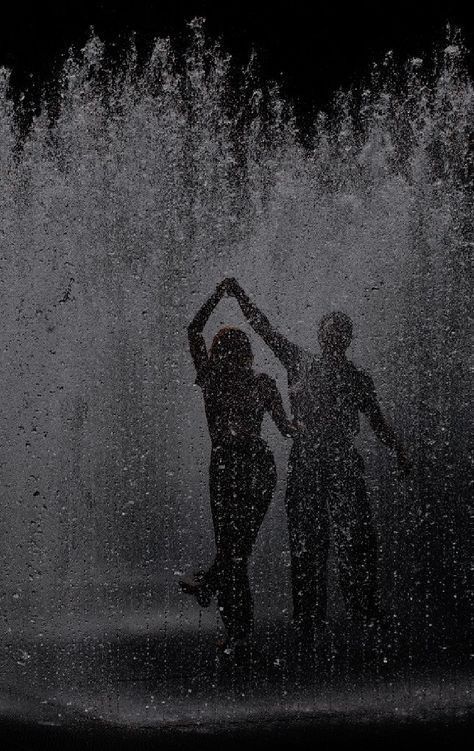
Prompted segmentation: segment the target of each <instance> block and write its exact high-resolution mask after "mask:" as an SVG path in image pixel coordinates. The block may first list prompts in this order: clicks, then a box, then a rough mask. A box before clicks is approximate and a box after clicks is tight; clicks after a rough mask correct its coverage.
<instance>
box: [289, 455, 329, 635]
mask: <svg viewBox="0 0 474 751" xmlns="http://www.w3.org/2000/svg"><path fill="white" fill-rule="evenodd" d="M323 494H324V488H323V486H322V484H321V476H320V471H319V467H318V465H317V462H316V461H315V459H314V457H308V456H307V455H306V453H305V452H304V450H302V449H301V448H300V447H298V446H296V447H295V446H294V447H293V451H292V454H291V456H290V463H289V468H288V481H287V492H286V510H287V517H288V533H289V543H290V555H291V578H292V595H293V620H294V623H295V626H296V628H297V629H298V631H299V632H300V634H301V636H302V637H303V638H306V639H307V638H309V637H311V636H314V635H315V634H316V635H318V634H321V633H322V632H323V631H325V626H326V609H327V558H328V551H329V527H328V517H327V509H326V504H325V498H324V495H323Z"/></svg>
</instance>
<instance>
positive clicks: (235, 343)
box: [209, 326, 253, 373]
mask: <svg viewBox="0 0 474 751" xmlns="http://www.w3.org/2000/svg"><path fill="white" fill-rule="evenodd" d="M209 360H210V364H211V367H213V368H215V369H217V370H220V371H225V372H226V373H233V372H235V371H239V370H245V369H249V368H251V367H252V362H253V353H252V348H251V346H250V341H249V338H248V336H247V334H245V333H244V332H243V331H242V330H241V329H237V328H233V327H231V326H226V327H225V328H223V329H220V331H218V332H217V334H216V335H215V337H214V339H213V341H212V345H211V351H210V353H209Z"/></svg>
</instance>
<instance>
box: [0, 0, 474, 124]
mask: <svg viewBox="0 0 474 751" xmlns="http://www.w3.org/2000/svg"><path fill="white" fill-rule="evenodd" d="M421 6H422V4H421V3H416V2H411V3H404V2H399V3H395V2H393V3H391V4H387V3H384V2H381V1H379V2H376V3H356V2H353V3H350V4H348V5H347V6H346V5H345V4H344V3H341V2H335V1H332V2H325V3H320V2H311V1H310V0H305V1H301V0H292V1H291V0H290V1H289V2H273V3H263V2H258V1H255V2H248V0H240V1H239V2H225V0H224V1H222V0H214V1H213V2H211V1H209V0H207V1H206V0H191V1H189V2H183V0H174V1H172V0H171V1H168V2H160V0H154V1H153V0H132V2H129V3H123V4H122V3H119V2H118V0H103V1H102V2H100V1H98V0H95V1H94V0H68V1H65V0H62V1H61V0H48V1H47V2H40V1H38V0H36V2H24V1H22V0H18V2H14V1H12V2H10V3H9V4H8V6H7V8H2V20H1V26H0V64H2V65H6V66H7V67H9V68H11V69H12V71H13V76H12V80H11V84H12V87H11V94H12V96H13V98H14V99H15V100H16V101H18V98H19V93H20V92H24V93H26V98H25V97H23V103H25V102H26V103H27V104H29V105H30V107H31V106H32V107H33V108H34V107H35V105H37V103H38V101H39V99H40V97H41V93H42V91H44V90H45V88H46V89H50V88H51V84H53V85H54V81H55V79H56V77H57V74H58V71H59V70H60V66H61V60H62V59H63V58H64V55H65V53H66V52H67V50H68V48H69V47H70V45H76V46H79V47H80V46H82V45H83V44H84V42H85V41H86V40H87V38H88V36H89V34H90V29H91V27H93V28H94V29H95V31H96V33H97V34H98V35H99V36H100V37H101V39H103V40H104V41H105V42H106V43H107V46H108V49H109V51H110V53H111V55H112V56H116V57H120V54H121V52H123V48H124V45H126V44H127V40H128V39H129V37H130V33H131V32H132V31H134V32H136V39H137V44H138V47H139V51H141V52H142V53H146V50H147V48H149V45H150V44H151V42H152V40H153V38H154V37H156V36H168V35H171V36H173V37H174V38H175V39H176V40H177V42H178V44H179V45H181V46H182V45H184V44H185V43H186V36H187V34H188V32H187V23H188V22H189V20H190V19H192V18H193V17H196V16H204V17H206V19H207V29H208V33H209V35H210V36H211V37H212V38H221V39H222V41H223V43H224V46H225V47H226V49H228V50H229V51H230V52H232V54H233V55H234V57H235V58H236V61H237V62H239V61H242V62H244V61H246V60H247V59H248V56H249V54H250V52H251V50H252V49H254V50H255V51H256V52H257V53H258V58H259V61H260V72H261V74H262V75H263V76H264V77H265V78H270V79H274V80H277V81H279V82H280V83H281V84H282V86H283V90H284V92H285V93H286V94H287V95H288V96H289V97H290V98H291V99H292V101H293V102H294V104H295V106H296V111H297V114H298V115H300V116H301V115H302V116H303V117H307V116H308V115H311V113H312V112H313V111H314V110H315V109H320V108H323V109H324V108H325V107H327V106H328V104H329V102H330V100H331V96H332V94H333V92H334V91H335V90H337V89H338V88H339V87H343V88H346V87H348V86H349V85H350V84H351V83H352V82H359V81H360V80H361V79H363V78H364V76H366V75H367V74H368V72H369V71H370V67H371V64H372V63H373V62H377V61H380V60H381V59H382V58H383V56H384V54H385V53H386V52H387V51H388V50H393V52H394V55H395V57H396V58H399V59H402V60H403V59H405V58H406V57H410V56H415V55H416V56H419V55H422V54H423V53H429V52H430V51H431V50H432V49H433V47H434V46H435V45H436V44H439V43H441V44H443V42H444V40H445V38H446V26H447V24H450V25H451V27H453V28H455V27H461V28H462V31H463V38H464V41H465V43H466V45H467V47H468V48H469V49H470V50H472V48H473V46H474V45H473V27H472V25H471V24H469V22H468V17H469V13H468V6H469V4H468V3H457V2H444V3H431V4H430V5H429V7H428V8H424V9H422V7H421ZM270 7H271V10H270V9H269V8H270ZM472 61H473V57H472V54H470V56H469V64H470V66H471V70H472ZM23 106H24V104H23Z"/></svg>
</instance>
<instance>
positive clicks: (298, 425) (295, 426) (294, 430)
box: [290, 420, 306, 438]
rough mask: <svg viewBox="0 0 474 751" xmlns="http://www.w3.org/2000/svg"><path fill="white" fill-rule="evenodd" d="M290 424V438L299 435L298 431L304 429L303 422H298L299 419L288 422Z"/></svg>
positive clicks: (300, 431)
mask: <svg viewBox="0 0 474 751" xmlns="http://www.w3.org/2000/svg"><path fill="white" fill-rule="evenodd" d="M290 426H291V431H290V436H291V437H292V438H296V436H297V435H299V434H300V433H304V431H305V429H306V426H305V424H304V423H303V422H300V421H299V420H293V421H292V422H291V423H290Z"/></svg>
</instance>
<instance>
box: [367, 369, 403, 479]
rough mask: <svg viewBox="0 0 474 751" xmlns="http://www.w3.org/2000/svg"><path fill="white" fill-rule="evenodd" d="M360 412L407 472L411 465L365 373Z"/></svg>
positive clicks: (371, 382) (369, 378) (371, 381)
mask: <svg viewBox="0 0 474 751" xmlns="http://www.w3.org/2000/svg"><path fill="white" fill-rule="evenodd" d="M362 412H363V414H365V415H366V417H367V419H368V421H369V425H370V427H371V428H372V430H373V431H374V433H375V435H376V436H377V438H378V439H379V441H380V442H381V443H383V444H384V446H387V447H388V448H390V449H393V450H394V451H395V453H396V455H397V460H398V464H399V465H400V467H401V468H402V469H404V470H405V471H408V470H409V469H410V467H411V463H410V460H409V458H408V456H407V454H406V452H405V448H404V446H403V444H402V442H401V441H400V440H399V438H398V437H397V435H396V433H395V431H394V430H393V428H392V426H391V425H390V424H389V423H388V422H387V420H386V419H385V417H384V415H383V413H382V410H381V408H380V404H379V402H378V399H377V394H376V393H375V386H374V382H373V380H372V378H371V377H370V376H369V375H367V374H366V373H364V374H363V406H362Z"/></svg>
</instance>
